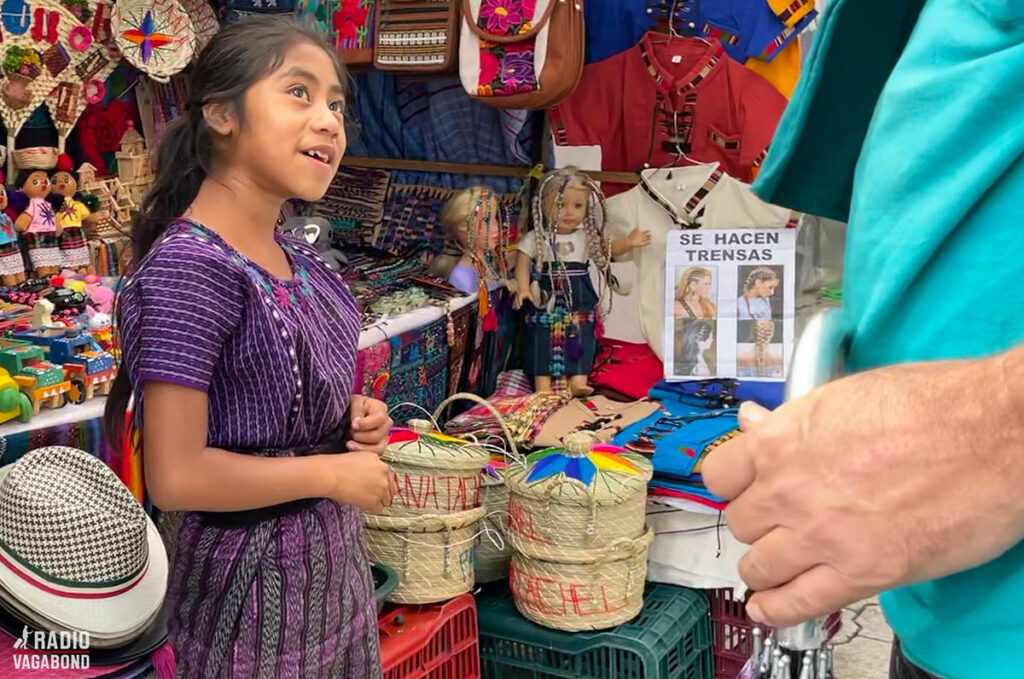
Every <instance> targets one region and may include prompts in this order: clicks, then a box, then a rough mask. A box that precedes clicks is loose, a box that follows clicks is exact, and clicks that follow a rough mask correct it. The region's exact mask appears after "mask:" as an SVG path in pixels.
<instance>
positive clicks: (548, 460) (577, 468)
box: [526, 444, 640, 487]
mask: <svg viewBox="0 0 1024 679" xmlns="http://www.w3.org/2000/svg"><path fill="white" fill-rule="evenodd" d="M625 452H627V451H626V449H625V448H619V447H618V446H611V445H607V444H595V445H594V446H593V447H592V448H591V450H590V452H589V453H587V454H585V455H574V454H572V453H569V452H567V451H566V450H564V449H562V448H546V449H544V450H540V451H537V452H536V453H532V454H530V455H528V456H527V457H526V461H527V463H528V464H529V465H530V466H531V467H532V468H531V470H530V474H529V476H527V477H526V482H527V483H536V482H538V481H543V480H545V479H550V478H552V477H554V476H557V475H558V474H564V475H565V477H566V478H567V479H572V480H573V481H579V482H580V483H582V484H583V485H584V486H588V487H589V486H590V484H591V483H593V482H594V478H595V477H596V476H597V470H599V469H600V470H602V471H613V472H620V473H625V474H639V473H640V470H639V469H638V468H637V467H636V465H634V464H633V463H632V462H630V461H629V460H628V459H626V458H623V457H621V454H622V453H625Z"/></svg>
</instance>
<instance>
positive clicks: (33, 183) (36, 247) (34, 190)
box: [11, 170, 64, 278]
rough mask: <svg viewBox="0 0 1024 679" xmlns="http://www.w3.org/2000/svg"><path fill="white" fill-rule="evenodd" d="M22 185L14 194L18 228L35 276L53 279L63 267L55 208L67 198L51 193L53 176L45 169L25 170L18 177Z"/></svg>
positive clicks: (13, 206)
mask: <svg viewBox="0 0 1024 679" xmlns="http://www.w3.org/2000/svg"><path fill="white" fill-rule="evenodd" d="M18 186H19V187H20V188H21V190H20V191H16V192H14V193H13V194H11V207H12V208H13V209H14V210H15V211H17V212H18V218H17V219H15V220H14V227H15V228H16V229H17V230H18V231H19V232H20V233H21V234H22V238H23V239H24V242H25V249H26V250H28V256H29V260H30V261H31V262H32V271H33V274H34V275H35V277H36V278H44V277H47V276H52V275H54V274H55V273H58V272H59V271H60V267H61V257H60V246H59V245H58V239H59V238H60V226H59V225H58V224H57V219H56V214H55V209H56V208H59V207H60V206H61V204H62V203H63V201H64V197H63V196H61V195H60V194H51V193H50V177H49V175H48V174H47V173H46V171H45V170H23V171H22V172H21V173H20V174H19V175H18Z"/></svg>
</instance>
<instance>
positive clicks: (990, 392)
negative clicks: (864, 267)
mask: <svg viewBox="0 0 1024 679" xmlns="http://www.w3.org/2000/svg"><path fill="white" fill-rule="evenodd" d="M1022 413H1024V348H1017V349H1014V350H1012V351H1010V352H1008V353H1005V354H1002V355H1000V356H997V357H994V358H988V359H982V360H973V361H942V362H934V363H917V364H907V365H900V366H892V367H887V368H881V369H878V370H873V371H869V372H865V373H861V374H858V375H854V376H851V377H847V378H844V379H841V380H837V381H835V382H832V383H830V384H827V385H825V386H823V387H822V388H820V389H818V390H816V391H815V392H813V393H811V394H810V395H808V396H807V397H805V398H802V399H799V400H796V401H793V402H790V403H787V404H785V405H783V406H782V407H781V408H779V409H778V410H776V411H775V412H772V413H769V412H767V411H765V410H763V409H761V408H759V407H757V406H755V405H753V404H744V407H743V408H742V409H741V416H740V421H741V425H742V427H743V429H744V431H745V434H744V435H743V436H739V437H737V438H735V439H733V440H732V441H730V442H728V443H726V444H725V445H723V446H721V447H720V448H718V449H716V450H715V451H714V452H713V453H712V454H711V455H710V456H709V458H708V459H707V460H706V461H705V462H704V464H703V467H702V470H703V474H704V480H705V482H706V483H707V486H708V488H709V489H711V490H712V492H714V493H716V494H719V495H722V496H725V497H727V498H730V499H731V500H732V501H731V502H730V504H729V507H728V508H727V509H726V519H727V521H728V523H729V527H730V528H731V529H732V531H733V533H734V534H735V535H736V537H737V538H738V539H739V540H740V541H742V542H745V543H747V544H750V545H751V549H750V551H749V552H748V553H747V554H746V555H745V556H744V557H743V559H742V560H741V561H740V575H741V576H742V577H743V579H744V580H745V581H746V582H747V584H748V585H750V587H751V588H752V589H754V590H756V592H757V593H756V594H754V596H753V597H752V598H751V600H750V602H749V604H748V606H747V610H748V612H749V614H750V615H751V617H752V618H753V619H755V620H756V621H758V622H762V623H766V624H771V625H789V624H794V623H798V622H801V621H803V620H807V619H810V618H812V617H815V616H819V615H823V614H825V613H828V612H830V611H834V610H838V609H839V608H842V607H843V606H845V605H848V604H850V603H852V602H855V601H858V600H860V599H863V598H866V597H868V596H872V595H874V594H877V593H879V592H882V591H885V590H888V589H891V588H893V587H898V586H902V585H908V584H912V583H916V582H922V581H925V580H931V579H935V578H939V577H943V576H946V575H951V574H953V573H957V572H961V571H964V570H968V569H970V568H973V567H975V566H979V565H981V564H983V563H986V562H988V561H991V560H992V559H995V558H997V557H999V556H1000V555H1002V554H1003V553H1004V552H1006V551H1007V550H1009V549H1010V548H1012V547H1013V546H1014V545H1016V544H1017V543H1018V542H1020V541H1021V540H1022V539H1024V496H1022V495H1021V492H1020V489H1021V487H1022V486H1024V454H1022V446H1024V417H1022Z"/></svg>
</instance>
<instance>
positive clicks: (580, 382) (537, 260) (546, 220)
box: [515, 168, 650, 396]
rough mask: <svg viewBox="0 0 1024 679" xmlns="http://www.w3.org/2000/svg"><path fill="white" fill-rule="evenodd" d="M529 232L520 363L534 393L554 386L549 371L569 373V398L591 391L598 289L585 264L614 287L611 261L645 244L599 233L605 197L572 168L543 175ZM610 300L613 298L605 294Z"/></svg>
mask: <svg viewBox="0 0 1024 679" xmlns="http://www.w3.org/2000/svg"><path fill="white" fill-rule="evenodd" d="M533 223H534V230H533V231H531V232H530V233H528V234H526V235H525V236H523V237H522V239H521V240H520V241H519V243H518V245H517V246H516V249H517V250H518V251H519V255H518V258H517V260H516V300H515V306H516V308H520V307H522V306H523V304H524V302H529V304H527V305H526V313H525V318H524V322H525V325H526V328H525V331H524V333H523V364H524V370H525V371H526V374H527V375H529V376H530V377H532V378H533V381H534V388H535V389H536V390H537V391H538V392H542V391H550V390H551V379H552V377H561V376H567V377H568V378H569V391H570V392H571V393H572V394H573V395H574V396H589V395H590V394H592V393H593V392H594V390H593V389H592V388H591V387H590V386H589V385H588V384H587V382H588V378H589V375H590V370H591V368H592V367H593V365H594V353H595V351H596V348H597V320H598V308H597V307H598V302H599V300H600V295H599V294H598V293H597V291H596V290H595V289H594V285H593V283H592V282H591V277H590V267H591V265H593V266H596V267H597V268H598V271H599V272H600V277H601V280H602V281H604V282H605V283H606V284H608V286H609V287H611V288H612V289H614V288H615V287H616V285H617V284H616V281H615V279H614V277H613V276H612V274H611V259H612V258H613V257H619V256H621V255H622V254H624V253H626V252H627V251H629V250H631V249H633V248H636V247H643V246H644V245H647V244H648V243H649V242H650V233H649V232H644V231H640V230H638V229H634V230H633V231H632V232H631V233H630V234H629V235H628V236H625V237H623V238H620V239H617V240H616V241H614V242H611V241H609V240H608V239H606V238H605V235H604V226H605V209H604V195H603V194H602V193H601V189H600V188H599V187H598V186H597V184H595V183H594V181H593V180H592V179H591V178H590V177H588V176H587V175H585V174H584V173H582V172H580V171H579V170H577V169H575V168H567V169H564V170H556V171H554V172H551V173H548V174H547V175H545V176H544V178H543V179H542V180H541V184H540V189H539V190H538V192H537V196H536V198H535V199H534V203H533ZM609 300H610V298H609Z"/></svg>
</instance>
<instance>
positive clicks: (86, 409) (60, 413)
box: [0, 396, 107, 436]
mask: <svg viewBox="0 0 1024 679" xmlns="http://www.w3.org/2000/svg"><path fill="white" fill-rule="evenodd" d="M106 405H107V397H106V396H97V397H96V398H94V399H92V400H91V401H86V402H85V403H83V404H81V405H77V406H76V405H66V406H64V407H63V408H58V409H57V410H50V409H48V408H44V409H43V410H41V411H40V412H39V414H38V415H35V416H34V417H33V418H32V419H31V420H29V421H28V422H18V421H17V420H11V421H10V422H5V423H4V424H3V425H0V436H14V435H16V434H22V433H24V432H27V431H33V430H36V429H49V428H50V427H57V426H60V425H62V424H67V423H69V422H82V421H84V420H91V419H94V418H97V417H103V409H104V408H105V407H106Z"/></svg>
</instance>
